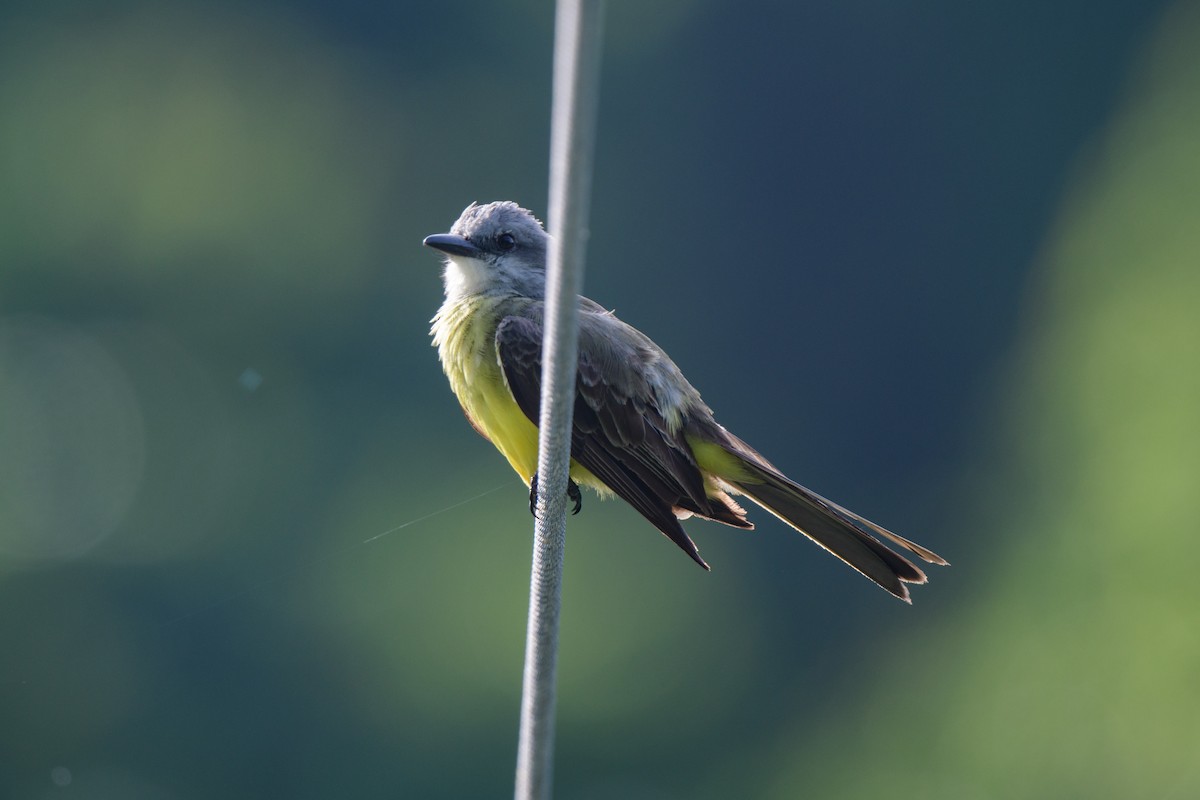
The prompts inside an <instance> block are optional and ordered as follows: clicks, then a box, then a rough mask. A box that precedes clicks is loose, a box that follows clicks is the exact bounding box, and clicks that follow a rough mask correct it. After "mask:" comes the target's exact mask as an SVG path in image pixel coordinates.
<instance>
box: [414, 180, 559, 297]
mask: <svg viewBox="0 0 1200 800" xmlns="http://www.w3.org/2000/svg"><path fill="white" fill-rule="evenodd" d="M549 240H550V237H549V236H547V235H546V231H545V230H544V229H543V228H542V223H540V222H538V220H537V218H536V217H535V216H533V214H531V213H530V212H529V211H526V210H525V209H523V208H521V207H520V206H519V205H517V204H516V203H513V202H510V201H507V200H506V201H501V202H498V203H488V204H487V205H483V206H480V205H476V204H475V203H472V204H471V205H469V206H467V207H466V209H465V210H464V211H463V212H462V215H461V216H459V218H458V221H457V222H455V223H454V226H453V227H452V228H450V233H437V234H434V235H433V236H427V237H425V246H426V247H432V248H434V249H435V250H440V251H441V252H443V253H445V254H446V272H445V282H446V297H448V298H451V299H457V298H460V297H468V296H470V295H476V294H517V295H521V296H523V297H536V298H542V297H545V294H546V247H547V245H548V243H549Z"/></svg>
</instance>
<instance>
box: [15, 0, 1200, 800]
mask: <svg viewBox="0 0 1200 800" xmlns="http://www.w3.org/2000/svg"><path fill="white" fill-rule="evenodd" d="M2 9H3V10H2V11H0V637H2V638H0V797H4V798H17V799H18V800H24V799H25V798H55V797H64V798H65V797H75V798H154V799H155V800H157V799H159V798H163V799H170V800H175V799H188V798H218V797H219V798H263V797H287V798H331V797H354V798H375V797H378V798H384V797H389V798H390V797H414V798H425V797H428V798H459V797H485V796H486V797H497V796H504V795H506V794H508V793H510V792H511V780H512V769H513V764H514V758H515V746H516V727H517V709H518V702H519V696H518V693H519V685H520V670H521V659H522V649H523V637H524V625H525V613H526V598H527V594H526V592H527V586H528V569H529V567H528V561H529V552H530V541H531V520H530V517H529V512H528V509H527V504H526V497H525V492H524V489H523V488H522V486H521V485H520V483H519V482H518V481H517V479H516V478H515V476H513V475H512V474H511V473H510V472H509V469H508V467H507V465H506V464H505V463H504V462H503V459H501V458H500V456H498V455H497V454H496V453H495V452H494V451H493V450H492V449H491V448H490V446H488V445H487V444H486V443H485V442H483V441H482V440H481V439H479V438H478V437H477V436H476V435H475V434H474V433H473V432H472V431H471V430H470V428H469V427H468V425H467V424H466V423H465V422H464V420H463V419H462V416H461V413H460V412H459V410H458V408H457V405H456V403H455V402H454V400H453V398H452V396H451V395H450V392H449V390H448V388H447V386H446V385H445V381H444V379H443V377H442V375H441V373H440V369H439V367H438V364H437V361H436V357H435V354H434V351H433V350H431V349H430V347H429V341H428V336H427V329H428V320H429V318H430V316H431V315H432V314H433V312H434V310H435V309H436V308H437V306H438V304H439V303H440V299H441V287H440V280H439V264H438V259H437V258H436V257H435V255H434V254H433V253H431V252H428V251H424V250H423V249H422V248H421V246H420V241H421V238H422V237H423V236H424V235H426V234H429V233H435V232H440V231H444V230H446V229H447V228H448V226H449V225H450V223H451V222H452V221H453V220H454V218H455V217H456V216H457V215H458V212H459V211H460V210H461V209H462V207H463V206H465V205H466V204H467V203H469V202H471V201H473V200H479V201H488V200H494V199H505V198H507V199H514V200H517V201H519V202H521V203H522V204H524V205H526V206H528V207H530V208H532V209H534V210H535V212H537V213H538V214H539V215H544V212H545V199H544V198H545V184H546V166H545V163H546V149H547V143H548V130H547V128H548V112H549V108H548V104H549V101H548V97H549V88H550V79H549V65H550V48H551V37H552V28H553V19H552V10H551V8H550V4H549V3H533V2H518V3H507V4H500V3H483V2H466V1H465V0H464V2H446V3H422V4H415V3H413V4H405V3H393V4H375V3H367V2H360V1H358V2H356V1H353V0H352V1H351V2H341V3H333V2H329V1H328V0H301V1H300V2H293V3H284V2H276V1H273V0H257V1H256V2H236V3H235V2H219V1H218V2H210V3H198V2H185V1H183V0H180V1H179V2H167V3H125V2H109V3H90V2H86V3H85V2H74V3H73V2H48V3H47V2H33V1H32V0H29V1H28V2H8V3H6V4H5V5H4V6H3V7H2ZM1197 41H1200V6H1198V5H1197V4H1196V3H1194V2H1189V3H1178V4H1176V3H1165V2H1163V3H1160V2H1146V0H1121V1H1120V2H1100V3H1096V2H1088V3H1085V2H1081V1H1080V0H1064V2H1057V3H1036V2H1025V1H1022V2H1010V3H999V2H995V3H987V4H966V3H957V2H950V0H917V2H909V3H884V2H872V1H871V0H858V1H856V2H849V3H841V4H824V5H821V4H818V5H813V4H784V3H767V2H758V1H757V0H748V1H745V2H738V3H732V2H724V1H723V0H691V1H690V2H689V1H688V0H669V1H668V2H658V3H645V4H635V3H625V2H619V0H616V1H614V2H612V3H610V8H609V14H608V21H607V29H606V43H605V63H604V76H603V97H602V100H601V129H600V131H599V136H598V153H597V158H598V163H597V174H596V185H595V196H594V201H593V212H592V239H591V245H590V251H589V267H588V275H587V289H588V293H589V294H590V295H591V296H593V297H594V298H596V299H597V300H599V301H601V302H603V303H605V304H606V305H608V306H610V307H615V308H616V309H617V310H618V312H619V313H620V314H621V315H622V317H623V318H624V319H626V320H627V321H629V322H631V323H632V324H634V325H636V326H638V327H639V328H641V329H642V330H644V331H645V332H647V333H648V334H650V335H651V336H653V337H654V338H655V339H656V340H657V341H658V342H659V343H661V344H662V345H663V346H664V347H665V348H666V349H667V350H668V351H669V352H670V353H671V354H672V355H673V356H674V358H675V359H676V360H677V362H678V363H679V364H680V365H681V366H682V367H683V369H684V370H685V372H687V373H688V375H689V377H690V378H691V379H692V381H693V382H694V383H695V384H696V385H697V386H698V387H699V388H700V389H701V391H703V392H704V394H705V399H706V400H707V401H708V402H709V404H710V405H712V406H713V407H714V408H715V409H716V410H717V412H718V416H719V418H720V419H721V420H722V421H723V422H724V424H726V425H727V426H728V427H729V428H731V429H732V430H734V431H735V432H736V433H738V434H739V435H741V436H742V437H744V438H745V439H747V440H748V441H749V442H751V443H752V444H754V445H756V446H758V447H759V448H760V449H761V450H763V451H764V452H765V453H766V454H767V456H768V457H770V458H771V459H772V460H774V461H775V462H776V463H778V464H779V465H780V466H781V467H783V468H784V469H785V470H787V471H788V472H789V473H790V474H791V475H793V477H795V478H796V479H797V480H799V481H801V482H802V483H805V484H807V485H809V486H811V487H813V488H814V489H816V490H817V491H819V492H821V493H823V494H826V495H828V496H830V497H832V498H835V499H837V500H838V501H839V502H842V503H844V504H846V505H848V506H849V507H851V508H854V509H855V510H857V511H860V512H861V513H863V514H866V515H868V516H869V517H871V518H872V519H876V520H878V521H880V522H881V523H883V524H886V525H888V526H889V527H892V528H894V529H895V530H897V531H899V532H902V533H903V534H904V535H907V536H911V537H913V538H914V539H916V540H918V541H920V542H922V543H924V544H927V545H929V546H930V547H932V548H934V549H935V550H937V551H938V552H940V553H942V554H943V555H945V556H946V557H948V558H949V559H950V560H951V561H952V562H953V563H954V567H953V568H951V569H935V570H933V571H932V583H931V584H930V585H929V586H927V587H921V588H919V589H918V590H917V591H916V592H915V606H914V607H912V608H909V607H907V606H904V605H902V604H900V603H897V602H895V601H894V600H892V599H890V598H889V597H888V596H887V595H886V594H884V593H883V592H881V591H879V590H878V589H876V588H875V587H873V586H872V585H870V584H869V583H868V582H867V581H865V580H863V579H862V578H861V577H859V576H857V575H855V574H854V573H852V572H851V571H849V570H847V569H846V568H844V567H842V566H840V565H839V564H837V563H836V562H835V561H834V560H832V559H831V558H829V557H828V556H826V555H824V554H823V553H821V552H820V551H819V550H817V549H816V548H814V547H813V546H812V545H811V544H809V543H807V542H806V541H804V540H803V539H802V538H801V537H799V536H796V535H794V534H792V533H790V532H789V531H788V530H786V529H785V528H783V527H782V526H781V525H779V524H778V523H776V522H774V521H773V520H772V519H771V518H770V517H769V516H768V515H766V514H763V513H757V514H754V515H752V516H753V517H754V518H755V519H756V520H757V521H758V522H759V523H760V524H759V529H758V530H757V531H756V532H753V533H743V532H739V531H735V530H732V529H727V528H723V527H720V526H716V525H707V524H704V523H695V524H691V525H690V526H689V530H690V531H691V532H692V535H693V536H694V537H695V538H696V539H697V541H698V543H699V545H700V547H701V548H702V550H703V552H704V556H705V557H706V558H707V559H708V561H709V562H710V563H712V564H713V566H714V570H713V572H712V573H711V574H704V573H703V572H701V571H700V570H698V569H696V567H695V566H694V565H693V564H692V563H691V562H690V561H689V560H688V559H686V558H685V557H684V556H682V555H681V554H680V553H679V552H677V551H676V549H675V548H674V547H673V546H672V545H671V544H670V543H669V542H668V541H666V540H665V539H664V538H663V537H662V536H660V535H658V534H657V533H656V532H655V531H654V530H653V529H652V528H650V526H649V525H648V524H646V523H645V522H644V521H642V520H640V519H639V518H638V517H637V516H636V515H635V514H634V513H633V512H631V511H630V510H628V509H627V508H625V507H623V506H621V505H619V504H616V503H600V502H598V501H596V500H595V499H594V498H593V499H591V500H588V501H587V502H586V503H585V510H584V513H583V514H582V515H581V516H579V517H577V518H573V519H572V520H571V523H570V531H569V542H568V565H567V576H566V587H565V609H564V619H563V624H564V630H563V641H562V652H561V663H560V685H559V688H560V694H559V725H558V734H559V736H558V747H557V767H556V785H557V790H558V791H557V795H558V796H559V797H562V798H584V799H585V800H592V799H595V798H610V797H612V798H635V799H636V798H730V797H752V798H792V797H837V798H860V797H867V796H881V795H887V796H892V797H920V798H955V799H956V800H957V799H960V798H975V797H979V798H992V797H996V798H1013V797H1028V798H1046V797H1087V798H1131V797H1145V798H1162V800H1177V799H1179V798H1187V797H1196V796H1200V624H1197V620H1196V617H1197V614H1198V612H1200V583H1198V582H1197V581H1196V579H1195V576H1194V572H1195V570H1194V565H1193V561H1195V556H1194V555H1193V553H1192V547H1193V546H1194V543H1195V541H1196V534H1197V531H1196V527H1197V525H1196V520H1197V519H1198V518H1200V513H1198V512H1200V491H1198V489H1197V477H1198V476H1200V435H1198V434H1197V427H1198V426H1197V422H1198V418H1200V256H1198V254H1200V222H1198V220H1200V147H1198V146H1197V142H1200V49H1197V48H1196V46H1195V45H1196V42H1197ZM481 493H484V494H481ZM385 531H390V533H389V534H388V535H386V536H382V537H379V538H372V537H377V536H378V534H381V533H384V532H385ZM368 539H370V540H371V541H369V542H368V541H367V540H368Z"/></svg>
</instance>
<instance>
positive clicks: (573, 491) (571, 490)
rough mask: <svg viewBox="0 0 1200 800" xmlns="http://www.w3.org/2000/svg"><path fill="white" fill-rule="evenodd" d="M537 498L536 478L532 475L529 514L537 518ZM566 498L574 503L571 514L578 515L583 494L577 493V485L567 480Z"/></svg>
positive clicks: (581, 506)
mask: <svg viewBox="0 0 1200 800" xmlns="http://www.w3.org/2000/svg"><path fill="white" fill-rule="evenodd" d="M537 496H538V476H537V473H536V472H535V473H533V477H532V478H530V479H529V513H530V514H533V516H535V517H536V516H537ZM567 498H568V499H569V500H571V501H572V502H574V503H575V508H573V509H572V510H571V513H572V514H578V513H579V512H580V510H582V509H583V493H582V492H580V491H579V484H578V483H576V482H575V481H573V480H571V479H570V478H567Z"/></svg>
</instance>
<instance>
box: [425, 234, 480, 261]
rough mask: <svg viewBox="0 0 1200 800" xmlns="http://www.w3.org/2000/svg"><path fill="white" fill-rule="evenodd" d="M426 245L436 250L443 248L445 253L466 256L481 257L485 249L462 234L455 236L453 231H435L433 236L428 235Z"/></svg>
mask: <svg viewBox="0 0 1200 800" xmlns="http://www.w3.org/2000/svg"><path fill="white" fill-rule="evenodd" d="M424 245H425V246H426V247H432V248H433V249H434V250H441V251H442V252H443V253H448V254H450V255H452V256H466V257H467V258H479V256H480V255H482V253H483V251H482V250H480V249H479V248H478V247H476V246H475V245H473V244H471V243H470V242H469V241H468V240H466V239H464V238H463V237H461V236H455V235H454V234H453V233H435V234H433V235H432V236H426V237H425V241H424Z"/></svg>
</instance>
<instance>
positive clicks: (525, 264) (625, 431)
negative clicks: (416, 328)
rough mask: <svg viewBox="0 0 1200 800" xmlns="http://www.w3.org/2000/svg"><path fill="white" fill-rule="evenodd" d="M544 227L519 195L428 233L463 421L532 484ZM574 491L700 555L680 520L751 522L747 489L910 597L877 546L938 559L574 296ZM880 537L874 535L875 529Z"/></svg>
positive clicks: (445, 355) (898, 567)
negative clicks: (727, 421)
mask: <svg viewBox="0 0 1200 800" xmlns="http://www.w3.org/2000/svg"><path fill="white" fill-rule="evenodd" d="M548 241H549V236H548V235H547V234H546V232H545V230H544V229H543V228H542V224H541V223H540V222H539V221H538V220H537V219H536V218H535V217H534V216H533V214H531V213H530V212H529V211H527V210H525V209H523V208H521V207H520V206H518V205H517V204H516V203H512V202H499V203H489V204H488V205H483V206H480V205H476V204H474V203H472V204H471V205H470V206H468V207H467V208H466V210H465V211H463V213H462V216H460V217H459V218H458V221H457V222H455V223H454V226H453V227H452V228H451V229H450V233H439V234H435V235H433V236H429V237H426V239H425V245H426V246H428V247H432V248H434V249H436V250H439V251H441V252H442V253H444V254H445V256H446V258H445V275H444V280H445V289H446V300H445V302H444V303H443V304H442V307H441V308H440V309H438V312H437V314H436V315H435V316H434V318H433V328H432V330H431V333H432V335H433V343H434V345H435V346H436V347H437V349H438V356H439V357H440V359H441V362H442V368H443V369H444V370H445V372H446V376H447V377H448V378H449V379H450V388H451V389H453V391H454V394H455V395H456V396H457V397H458V400H459V402H460V403H461V404H462V407H463V411H464V412H466V416H467V419H468V420H469V421H470V422H471V425H472V426H474V428H475V430H477V431H479V433H481V434H482V435H483V436H484V438H486V439H488V440H489V441H490V442H491V443H492V444H493V445H495V446H496V448H497V449H498V450H499V451H500V452H501V453H502V454H503V455H504V457H505V458H507V459H508V463H509V464H511V465H512V468H513V469H514V470H516V471H517V474H518V475H520V476H521V480H523V481H524V482H525V484H526V485H527V486H530V487H531V491H530V503H531V506H532V503H533V498H534V497H535V495H536V491H537V475H536V472H537V462H538V431H537V427H536V426H537V422H538V408H539V405H540V399H541V386H540V384H541V379H542V330H543V315H544V313H545V296H546V248H547V242H548ZM570 479H571V482H570V484H569V486H570V493H571V498H572V499H573V500H574V501H575V511H576V512H578V510H579V504H580V498H579V488H578V484H582V485H584V486H588V487H591V488H592V489H594V490H596V491H597V492H598V493H599V494H600V495H602V496H606V495H610V494H616V495H617V496H618V497H620V498H622V499H623V500H625V501H626V502H628V503H629V504H630V505H631V506H633V507H634V508H635V509H637V511H638V512H639V513H641V514H642V516H644V517H645V518H646V519H648V520H649V521H650V522H651V524H653V525H654V526H655V527H656V528H658V529H659V530H660V531H662V532H663V533H664V534H666V535H667V537H668V538H670V539H671V541H673V542H675V544H677V545H679V547H680V548H682V549H683V551H684V552H685V553H687V554H688V555H689V556H691V557H692V559H693V560H694V561H695V562H696V563H697V564H699V565H700V566H702V567H704V568H705V569H708V568H709V567H708V564H706V563H705V562H704V559H702V558H701V557H700V553H699V552H697V550H696V545H695V544H694V543H693V542H692V540H691V539H690V538H689V537H688V535H687V534H686V533H685V532H684V530H683V526H681V525H680V524H679V521H680V520H681V519H686V518H688V517H690V516H693V515H694V516H697V517H703V518H705V519H711V520H715V521H717V522H723V523H725V524H726V525H732V526H733V527H735V528H747V529H748V528H753V527H754V525H753V523H751V522H749V521H747V520H746V512H745V510H744V509H743V508H742V507H741V506H739V505H738V504H737V502H735V501H734V499H733V495H745V496H746V497H749V498H750V499H751V500H753V501H754V502H755V503H757V504H758V505H760V506H762V507H763V508H765V509H766V510H767V511H769V512H771V513H772V514H774V515H775V516H777V517H779V518H780V519H782V520H783V521H784V522H786V523H787V524H789V525H791V526H792V527H793V528H795V529H796V530H798V531H800V532H801V533H803V534H804V535H806V536H808V537H809V538H810V539H812V540H813V541H814V542H816V543H817V544H819V545H820V546H821V547H823V548H825V549H826V550H828V551H829V552H830V553H833V554H834V555H835V556H837V557H838V558H840V559H841V560H842V561H845V562H846V563H847V564H849V565H850V566H851V567H853V568H854V569H856V570H858V571H859V572H861V573H862V574H863V575H865V576H867V577H868V578H870V579H871V580H872V581H874V582H875V583H877V584H879V585H880V586H882V587H883V588H884V589H886V590H887V591H889V592H891V593H892V594H893V595H895V596H896V597H898V598H900V599H901V600H904V601H905V602H911V601H910V600H909V596H908V587H907V586H905V584H906V583H925V581H926V577H925V573H924V572H922V571H921V569H920V568H918V567H917V566H916V565H915V564H913V563H912V562H911V561H909V560H908V559H907V558H905V557H903V556H901V555H899V554H898V553H895V552H893V551H892V550H890V549H889V548H888V547H886V546H884V544H883V543H882V542H880V541H879V539H880V538H882V539H886V540H887V541H889V542H891V543H892V544H893V545H896V546H897V547H899V548H901V549H903V550H906V551H908V552H909V553H912V554H914V555H916V556H917V557H919V558H921V559H923V560H925V561H927V562H929V563H931V564H943V565H944V564H946V563H947V562H946V561H945V559H943V558H942V557H941V556H939V555H937V554H936V553H934V552H933V551H931V550H928V549H926V548H924V547H921V546H920V545H918V544H916V543H914V542H910V541H908V540H907V539H904V538H902V537H900V536H897V535H896V534H894V533H892V532H891V531H889V530H886V529H884V528H881V527H880V526H878V525H876V524H875V523H873V522H869V521H868V520H866V519H863V518H862V517H860V516H858V515H857V514H855V513H853V512H851V511H847V510H846V509H845V508H842V507H841V506H839V505H837V504H836V503H833V502H831V501H829V500H826V499H825V498H823V497H821V496H820V495H817V494H815V493H813V492H811V491H809V490H808V489H805V488H804V487H803V486H801V485H799V484H798V483H795V482H794V481H792V480H790V479H789V478H787V477H786V476H784V474H783V473H782V472H780V471H779V470H778V469H776V468H775V467H774V466H772V465H771V463H770V462H768V461H767V460H766V459H765V458H763V457H762V456H761V455H759V454H758V453H757V452H755V450H754V449H753V448H751V447H750V446H749V445H748V444H746V443H745V442H743V441H742V440H741V439H739V438H738V437H736V436H734V435H733V434H732V433H730V432H729V431H727V430H725V428H723V427H721V426H720V425H718V424H717V422H716V420H715V419H713V413H712V411H711V410H710V409H709V407H708V406H706V405H705V404H704V403H703V401H701V399H700V393H699V392H697V391H696V390H695V389H694V388H693V387H692V385H691V384H690V383H688V381H687V379H686V378H684V377H683V373H681V372H680V371H679V368H678V367H676V366H675V363H674V362H673V361H671V359H670V358H668V357H667V354H666V353H664V352H663V350H662V349H661V348H660V347H659V346H658V345H656V344H655V343H654V342H652V341H650V339H649V338H648V337H647V336H646V335H645V334H643V333H641V332H640V331H638V330H636V329H635V328H633V327H632V326H630V325H627V324H625V323H624V322H622V321H621V320H619V319H617V317H616V316H615V315H614V314H613V312H611V311H608V310H606V309H605V308H604V307H603V306H601V305H599V304H598V303H595V302H593V301H591V300H589V299H587V298H586V297H580V298H579V362H578V373H577V377H576V383H575V407H574V421H573V425H572V430H571V471H570ZM877 537H878V538H877Z"/></svg>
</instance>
